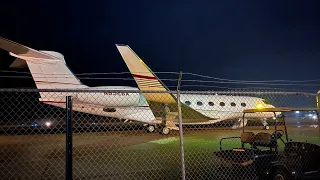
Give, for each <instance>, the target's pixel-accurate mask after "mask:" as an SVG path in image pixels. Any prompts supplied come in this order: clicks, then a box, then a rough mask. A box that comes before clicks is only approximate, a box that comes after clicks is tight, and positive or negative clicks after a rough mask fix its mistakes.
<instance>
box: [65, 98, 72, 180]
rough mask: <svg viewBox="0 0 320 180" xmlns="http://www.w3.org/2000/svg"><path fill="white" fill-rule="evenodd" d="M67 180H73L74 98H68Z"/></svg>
mask: <svg viewBox="0 0 320 180" xmlns="http://www.w3.org/2000/svg"><path fill="white" fill-rule="evenodd" d="M65 176H66V177H65V179H66V180H71V179H72V98H71V96H67V97H66V175H65Z"/></svg>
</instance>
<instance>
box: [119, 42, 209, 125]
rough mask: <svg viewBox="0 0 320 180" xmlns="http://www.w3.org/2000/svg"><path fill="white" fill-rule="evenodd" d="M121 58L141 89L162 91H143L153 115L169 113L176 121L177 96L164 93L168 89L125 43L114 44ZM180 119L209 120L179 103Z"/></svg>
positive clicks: (187, 120)
mask: <svg viewBox="0 0 320 180" xmlns="http://www.w3.org/2000/svg"><path fill="white" fill-rule="evenodd" d="M116 46H117V48H118V50H119V52H120V54H121V56H122V58H123V60H124V61H125V63H126V65H127V66H128V68H129V70H130V72H131V74H132V76H133V78H134V80H135V81H136V83H137V84H138V86H139V89H140V90H142V91H158V92H161V91H163V93H143V95H144V97H145V98H146V100H147V102H148V104H149V106H150V108H151V110H152V112H153V113H154V116H155V117H164V116H165V114H168V112H169V114H171V117H174V118H173V121H176V122H177V121H178V105H177V102H178V101H177V98H176V97H175V96H174V95H173V94H172V93H166V92H168V91H169V89H168V88H167V87H166V86H165V85H164V83H163V82H162V81H161V80H160V79H159V78H158V77H157V76H156V75H155V74H154V73H153V71H152V70H151V69H150V68H149V67H148V66H147V65H146V64H145V63H144V62H143V61H142V60H141V59H140V58H139V57H138V55H137V54H135V52H134V51H133V50H132V49H131V48H130V47H129V46H127V45H118V44H117V45H116ZM181 112H182V119H183V122H185V123H190V122H205V121H208V120H210V119H211V118H209V117H208V116H205V115H203V114H201V113H200V112H198V111H196V110H195V109H192V108H190V107H189V106H187V105H185V104H184V103H181Z"/></svg>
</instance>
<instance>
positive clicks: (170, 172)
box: [0, 127, 320, 179]
mask: <svg viewBox="0 0 320 180" xmlns="http://www.w3.org/2000/svg"><path fill="white" fill-rule="evenodd" d="M246 129H249V130H250V131H253V132H260V131H269V132H270V133H271V132H272V128H270V130H261V127H248V128H246ZM241 132H242V129H237V130H232V129H226V128H212V129H205V130H196V129H185V130H184V145H185V147H184V149H185V163H186V174H187V178H188V179H208V178H209V177H210V178H215V179H217V177H218V173H217V169H218V167H219V166H220V162H219V161H218V160H217V159H216V158H215V157H214V156H213V152H214V151H218V150H219V141H220V139H221V138H223V137H230V136H239V135H240V133H241ZM288 132H289V139H293V140H295V141H308V142H311V143H315V144H320V139H319V137H320V136H319V129H318V128H292V127H288ZM239 145H240V143H239V141H237V140H230V142H229V143H226V144H225V145H224V148H232V147H239ZM280 145H281V144H280ZM0 148H1V153H0V168H1V171H0V179H64V174H65V134H62V133H61V134H42V135H35V134H33V135H7V136H0ZM179 152H180V149H179V133H178V132H174V133H172V134H170V135H160V134H158V133H146V132H145V131H143V130H135V131H119V132H117V131H107V132H90V133H89V132H86V133H75V134H73V172H74V174H73V176H74V179H180V174H181V171H180V153H179ZM246 174H248V175H249V177H252V178H254V176H253V175H252V174H251V176H250V172H248V173H246ZM234 175H235V176H237V177H239V174H234ZM249 179H250V178H249Z"/></svg>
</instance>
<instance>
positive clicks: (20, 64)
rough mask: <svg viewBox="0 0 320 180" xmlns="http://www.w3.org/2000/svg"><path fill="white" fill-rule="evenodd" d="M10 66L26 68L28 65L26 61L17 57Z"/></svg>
mask: <svg viewBox="0 0 320 180" xmlns="http://www.w3.org/2000/svg"><path fill="white" fill-rule="evenodd" d="M9 67H10V68H26V67H28V65H27V63H26V61H24V60H22V59H20V58H17V59H16V60H15V61H13V63H12V64H11V65H10V66H9Z"/></svg>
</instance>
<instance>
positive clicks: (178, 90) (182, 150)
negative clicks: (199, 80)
mask: <svg viewBox="0 0 320 180" xmlns="http://www.w3.org/2000/svg"><path fill="white" fill-rule="evenodd" d="M181 79H182V72H181V71H180V73H179V80H178V86H177V101H178V116H179V134H180V154H181V171H182V180H185V179H186V170H185V163H184V145H183V130H182V114H181V102H180V85H181Z"/></svg>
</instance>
